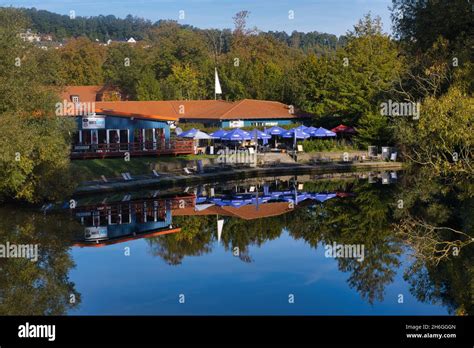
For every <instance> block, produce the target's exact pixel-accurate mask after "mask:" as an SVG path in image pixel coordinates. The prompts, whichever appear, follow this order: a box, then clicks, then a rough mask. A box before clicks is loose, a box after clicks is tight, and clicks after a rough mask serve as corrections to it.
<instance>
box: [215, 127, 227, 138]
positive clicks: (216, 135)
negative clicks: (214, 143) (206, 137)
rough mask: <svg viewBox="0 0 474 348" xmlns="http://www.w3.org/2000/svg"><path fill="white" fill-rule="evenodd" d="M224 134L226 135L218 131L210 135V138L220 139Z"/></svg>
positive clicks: (221, 130) (220, 130)
mask: <svg viewBox="0 0 474 348" xmlns="http://www.w3.org/2000/svg"><path fill="white" fill-rule="evenodd" d="M226 133H227V131H225V130H223V129H219V130H217V131H215V132H214V133H211V136H212V137H214V138H222V137H223V136H224V135H225V134H226Z"/></svg>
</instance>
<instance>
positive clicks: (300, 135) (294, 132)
mask: <svg viewBox="0 0 474 348" xmlns="http://www.w3.org/2000/svg"><path fill="white" fill-rule="evenodd" d="M282 137H283V138H296V139H307V138H309V137H310V135H309V134H308V133H306V132H303V131H302V130H301V129H298V128H293V129H290V130H289V131H287V132H285V133H283V135H282Z"/></svg>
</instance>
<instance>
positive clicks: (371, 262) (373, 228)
mask: <svg viewBox="0 0 474 348" xmlns="http://www.w3.org/2000/svg"><path fill="white" fill-rule="evenodd" d="M392 190H393V187H387V186H382V185H379V184H367V183H364V184H359V185H356V186H354V188H353V192H354V193H355V196H354V197H346V198H343V199H334V200H330V201H327V202H325V203H324V204H322V205H316V206H315V208H314V210H313V214H312V219H311V220H310V221H311V222H310V223H306V225H309V226H311V228H310V229H309V230H306V231H295V230H294V229H291V228H290V230H291V231H292V232H291V235H292V236H293V237H294V238H298V239H299V238H302V239H304V240H305V241H306V242H308V243H309V244H310V245H311V246H313V247H315V248H316V247H317V244H318V243H319V242H323V244H332V243H334V242H336V243H337V244H350V245H352V244H361V245H363V246H364V252H365V257H364V260H363V261H362V262H359V261H357V260H356V259H355V258H338V259H337V262H338V266H339V269H340V270H341V271H343V272H349V273H350V276H349V279H348V283H349V285H350V286H351V287H352V288H355V289H356V290H357V291H358V292H359V293H360V295H361V296H362V297H363V298H365V299H366V300H367V301H369V303H373V302H374V301H375V300H379V301H381V300H383V294H384V289H385V286H386V285H387V284H389V283H391V282H392V281H393V277H394V275H395V273H396V268H397V267H398V266H399V260H398V254H399V253H400V245H399V242H398V241H397V239H396V238H395V237H394V235H393V233H392V232H391V230H390V227H389V222H390V216H391V210H392V207H391V199H392V192H391V191H392Z"/></svg>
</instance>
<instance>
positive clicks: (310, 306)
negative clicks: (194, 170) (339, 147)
mask: <svg viewBox="0 0 474 348" xmlns="http://www.w3.org/2000/svg"><path fill="white" fill-rule="evenodd" d="M402 179H403V176H402V175H401V173H383V174H378V175H377V174H376V175H370V176H368V175H366V174H358V175H354V176H347V177H343V178H340V177H336V178H312V177H310V176H299V177H279V178H266V179H265V178H263V179H258V180H257V179H255V180H251V181H247V182H234V183H225V184H224V183H220V184H209V185H203V186H199V187H186V188H173V189H168V190H157V191H143V192H133V193H117V194H113V195H107V196H100V197H99V196H95V197H88V198H74V199H73V200H69V201H66V202H64V204H63V205H59V206H49V207H43V208H47V209H46V211H44V212H38V210H20V209H18V208H12V207H3V208H0V217H1V223H0V237H1V241H2V243H4V244H5V243H6V242H7V241H8V242H10V243H18V244H20V243H25V244H27V243H36V244H38V245H39V253H40V256H39V260H38V262H31V261H29V260H26V259H12V258H10V259H0V262H1V263H2V272H1V275H0V294H1V295H2V296H1V297H0V312H1V314H71V315H89V314H92V315H98V314H112V315H120V314H145V315H153V314H171V315H174V314H176V315H179V314H191V315H194V314H196V315H206V314H230V315H232V314H321V315H359V314H360V315H362V314H369V315H371V314H374V315H375V314H377V315H379V314H381V315H390V314H406V315H411V314H413V315H428V314H434V315H437V314H454V312H455V310H457V308H459V306H461V304H460V303H458V302H456V299H455V298H449V296H448V295H449V294H446V293H441V292H440V291H439V289H440V288H442V287H441V286H440V284H442V285H443V286H445V285H446V283H449V282H450V279H447V278H446V279H445V278H443V273H442V272H433V270H432V269H430V268H429V267H418V268H417V267H414V265H415V264H417V261H419V259H418V258H417V255H416V254H414V253H413V251H412V250H411V248H410V247H409V245H408V244H407V243H405V242H404V240H403V238H400V237H398V236H397V234H396V233H395V232H394V228H393V222H394V221H395V217H396V216H395V215H396V209H397V198H398V197H399V196H400V194H401V193H403V192H404V186H405V185H406V184H405V183H403V182H404V181H406V180H402ZM405 179H406V178H405ZM328 245H331V246H333V247H336V248H337V246H339V245H342V246H348V248H347V250H349V249H350V251H352V252H353V254H350V253H349V254H347V253H346V254H339V255H328V251H327V250H328V249H327V248H328V247H327V246H328ZM357 247H358V248H359V249H357ZM362 247H363V248H364V249H363V253H362V254H361V253H360V252H361V250H362V249H361V248H362ZM336 250H337V249H336ZM347 250H346V251H347ZM357 250H359V254H357V252H356V251H357ZM348 252H349V251H348ZM331 256H336V257H331ZM438 293H439V294H438ZM401 297H403V299H402V300H401ZM400 302H402V303H400Z"/></svg>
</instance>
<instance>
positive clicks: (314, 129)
mask: <svg viewBox="0 0 474 348" xmlns="http://www.w3.org/2000/svg"><path fill="white" fill-rule="evenodd" d="M316 130H317V128H316V127H313V126H311V127H308V128H306V129H305V131H304V132H305V133H308V134H309V135H311V136H312V135H313V133H314V132H315V131H316Z"/></svg>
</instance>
